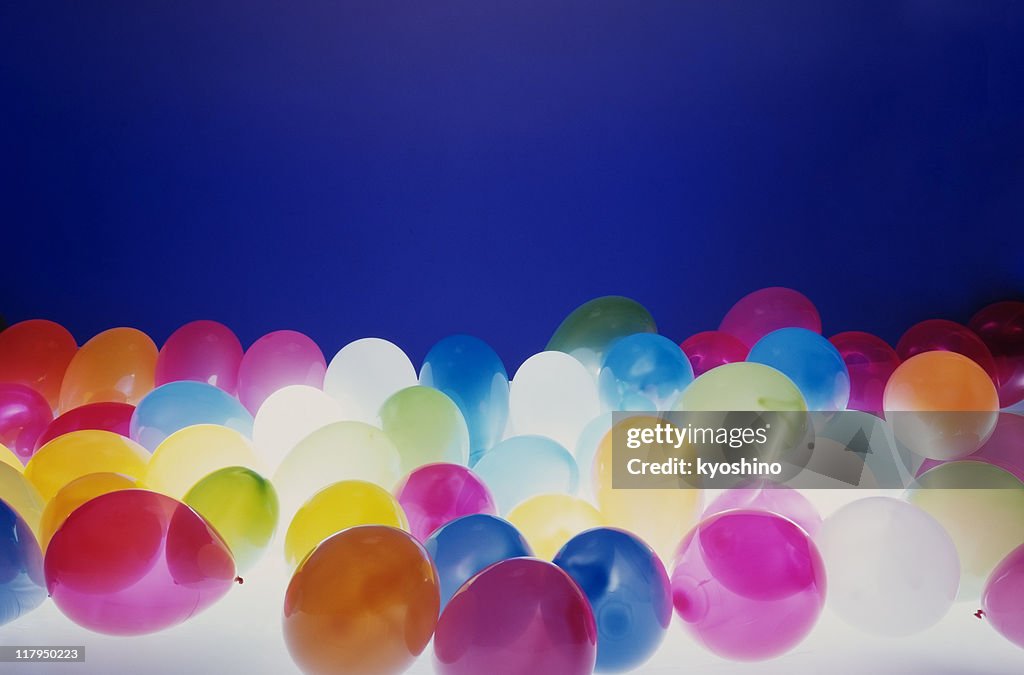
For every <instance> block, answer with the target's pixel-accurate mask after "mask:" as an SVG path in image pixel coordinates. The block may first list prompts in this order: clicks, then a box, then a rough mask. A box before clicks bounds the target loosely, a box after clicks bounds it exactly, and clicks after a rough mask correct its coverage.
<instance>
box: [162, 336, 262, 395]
mask: <svg viewBox="0 0 1024 675" xmlns="http://www.w3.org/2000/svg"><path fill="white" fill-rule="evenodd" d="M242 354H243V351H242V343H241V342H239V341H238V337H236V336H235V334H234V333H233V332H231V329H230V328H228V327H227V326H225V325H224V324H222V323H217V322H216V321H193V322H191V323H186V324H185V325H184V326H182V327H181V328H179V329H178V330H176V331H174V332H173V333H171V336H170V337H169V338H167V342H165V343H164V346H163V347H162V348H161V349H160V354H159V356H157V359H156V386H157V387H159V386H160V385H161V384H167V383H168V382H177V381H179V380H196V381H197V382H205V383H206V384H212V385H214V386H215V387H219V388H221V389H223V390H224V391H226V392H228V393H229V394H234V393H236V392H237V391H238V366H239V364H241V362H242Z"/></svg>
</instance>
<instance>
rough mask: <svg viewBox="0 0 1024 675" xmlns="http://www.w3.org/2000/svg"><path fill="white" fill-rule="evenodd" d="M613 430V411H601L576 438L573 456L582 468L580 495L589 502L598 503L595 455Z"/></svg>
mask: <svg viewBox="0 0 1024 675" xmlns="http://www.w3.org/2000/svg"><path fill="white" fill-rule="evenodd" d="M611 431H612V413H610V412H606V413H601V414H600V415H598V416H597V417H595V418H594V419H592V420H590V421H589V422H587V425H586V426H585V427H583V431H581V432H580V436H579V438H578V439H577V440H576V447H575V448H574V449H573V453H572V454H573V456H574V457H575V458H576V465H577V466H578V467H579V469H580V495H581V496H582V497H583V498H584V499H586V500H587V501H589V502H592V503H596V500H597V497H596V496H595V495H594V485H593V482H594V481H593V478H592V476H593V473H594V457H595V456H596V455H597V449H598V447H600V445H601V441H603V440H604V437H605V436H607V435H608V434H609V433H611Z"/></svg>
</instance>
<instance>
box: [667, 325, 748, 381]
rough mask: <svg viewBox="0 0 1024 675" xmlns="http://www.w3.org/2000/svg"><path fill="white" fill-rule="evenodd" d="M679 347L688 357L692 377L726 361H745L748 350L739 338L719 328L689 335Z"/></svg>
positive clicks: (722, 364)
mask: <svg viewBox="0 0 1024 675" xmlns="http://www.w3.org/2000/svg"><path fill="white" fill-rule="evenodd" d="M679 347H680V349H682V350H683V353H684V354H686V358H688V359H690V365H691V366H693V376H694V377H699V376H700V375H702V374H703V373H706V372H707V371H709V370H711V369H712V368H717V367H718V366H724V365H725V364H727V363H737V362H739V361H745V360H746V359H747V352H749V351H750V349H749V348H748V347H747V346H746V345H745V344H743V343H742V342H740V341H739V338H736V337H734V336H732V335H730V334H728V333H723V332H722V331H720V330H706V331H704V332H703V333H697V334H696V335H691V336H690V337H688V338H686V340H684V341H683V343H682V344H680V345H679Z"/></svg>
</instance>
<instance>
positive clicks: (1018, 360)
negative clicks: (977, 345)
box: [968, 301, 1024, 408]
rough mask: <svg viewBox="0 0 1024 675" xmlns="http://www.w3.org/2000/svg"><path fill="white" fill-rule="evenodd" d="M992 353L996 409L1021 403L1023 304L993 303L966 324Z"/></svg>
mask: <svg viewBox="0 0 1024 675" xmlns="http://www.w3.org/2000/svg"><path fill="white" fill-rule="evenodd" d="M968 325H969V326H970V327H971V330H973V331H974V332H975V333H977V334H978V337H980V338H981V340H982V342H984V343H985V345H986V346H987V347H988V348H989V351H991V352H992V357H993V358H994V359H995V364H996V375H997V376H998V378H999V405H1000V406H1002V407H1004V408H1009V407H1010V406H1012V405H1014V404H1016V403H1020V402H1021V401H1024V302H1012V301H1008V302H997V303H995V304H992V305H989V306H988V307H985V308H984V309H982V310H981V311H980V312H978V313H977V314H975V315H974V316H973V317H972V318H971V321H970V323H969V324H968Z"/></svg>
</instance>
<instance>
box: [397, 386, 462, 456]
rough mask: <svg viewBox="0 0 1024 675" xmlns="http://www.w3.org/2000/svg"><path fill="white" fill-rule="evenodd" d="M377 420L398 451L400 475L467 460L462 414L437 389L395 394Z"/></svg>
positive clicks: (413, 389)
mask: <svg viewBox="0 0 1024 675" xmlns="http://www.w3.org/2000/svg"><path fill="white" fill-rule="evenodd" d="M380 421H381V428H382V429H384V433H385V434H387V435H388V437H389V438H390V439H391V442H392V443H394V444H395V447H396V448H398V455H399V458H400V460H401V463H402V472H403V473H409V472H410V471H412V470H413V469H415V468H417V467H420V466H423V465H424V464H431V463H433V462H450V463H452V464H463V465H465V464H466V462H467V461H468V459H469V428H468V427H467V426H466V420H465V418H463V416H462V411H461V410H459V407H458V406H457V405H456V404H455V402H454V401H452V400H451V399H450V398H448V396H446V395H445V394H443V393H441V392H440V391H438V390H437V389H433V388H431V387H423V386H419V385H416V386H414V387H406V388H405V389H402V390H400V391H397V392H395V393H394V394H392V395H391V397H390V398H388V400H386V401H384V405H382V406H381V408H380Z"/></svg>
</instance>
